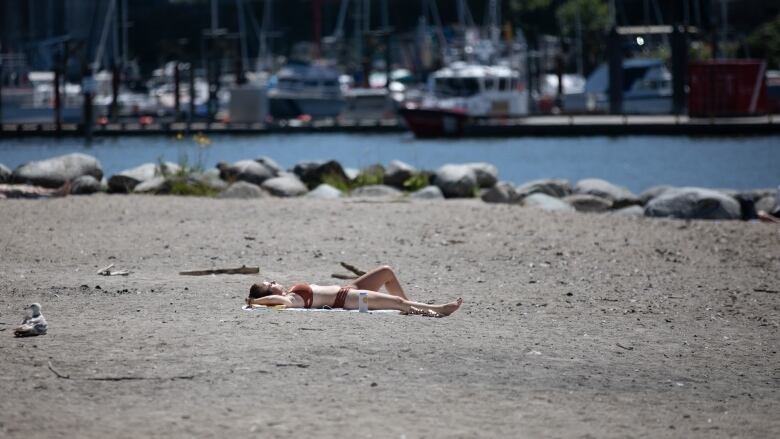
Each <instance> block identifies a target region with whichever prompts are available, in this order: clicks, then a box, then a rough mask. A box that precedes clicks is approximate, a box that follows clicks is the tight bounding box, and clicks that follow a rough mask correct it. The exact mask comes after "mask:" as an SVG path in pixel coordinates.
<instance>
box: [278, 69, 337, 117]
mask: <svg viewBox="0 0 780 439" xmlns="http://www.w3.org/2000/svg"><path fill="white" fill-rule="evenodd" d="M269 85H270V89H269V91H268V100H269V104H270V112H271V117H273V118H275V119H294V118H300V117H311V118H326V117H336V116H338V115H339V113H341V111H342V109H343V108H344V97H343V96H342V93H341V87H340V85H339V73H338V72H337V71H336V70H334V69H331V68H329V67H326V66H322V65H318V64H311V63H306V62H289V63H288V64H287V65H285V66H284V67H282V68H281V69H280V70H279V71H278V72H277V73H276V75H274V77H272V78H271V81H270V84H269Z"/></svg>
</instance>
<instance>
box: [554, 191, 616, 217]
mask: <svg viewBox="0 0 780 439" xmlns="http://www.w3.org/2000/svg"><path fill="white" fill-rule="evenodd" d="M563 201H565V202H567V203H569V204H571V206H572V207H573V208H574V209H575V210H576V211H577V212H588V213H601V212H606V211H608V210H609V209H611V208H612V201H610V200H608V199H606V198H601V197H597V196H595V195H588V194H574V195H569V196H567V197H564V198H563Z"/></svg>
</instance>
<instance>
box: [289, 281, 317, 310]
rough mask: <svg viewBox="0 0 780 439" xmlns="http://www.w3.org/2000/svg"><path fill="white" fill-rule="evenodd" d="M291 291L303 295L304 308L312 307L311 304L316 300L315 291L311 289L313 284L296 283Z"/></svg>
mask: <svg viewBox="0 0 780 439" xmlns="http://www.w3.org/2000/svg"><path fill="white" fill-rule="evenodd" d="M290 292H291V293H295V294H297V295H299V296H301V299H303V307H304V308H311V304H312V302H314V292H313V291H312V290H311V285H307V284H295V285H293V286H292V288H290Z"/></svg>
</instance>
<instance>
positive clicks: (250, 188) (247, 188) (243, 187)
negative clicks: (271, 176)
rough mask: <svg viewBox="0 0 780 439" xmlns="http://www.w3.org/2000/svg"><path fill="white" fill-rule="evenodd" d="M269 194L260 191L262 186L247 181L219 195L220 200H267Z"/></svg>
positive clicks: (230, 187) (231, 186) (232, 185)
mask: <svg viewBox="0 0 780 439" xmlns="http://www.w3.org/2000/svg"><path fill="white" fill-rule="evenodd" d="M267 196H268V192H266V191H264V190H262V189H260V186H258V185H256V184H252V183H247V182H245V181H237V182H235V183H233V184H231V185H230V186H228V187H227V189H225V190H224V191H222V192H221V193H220V194H219V196H218V197H219V198H241V199H249V198H265V197H267Z"/></svg>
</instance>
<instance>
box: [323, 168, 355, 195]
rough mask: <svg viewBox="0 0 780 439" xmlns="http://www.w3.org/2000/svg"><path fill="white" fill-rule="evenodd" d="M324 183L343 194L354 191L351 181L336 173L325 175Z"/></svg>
mask: <svg viewBox="0 0 780 439" xmlns="http://www.w3.org/2000/svg"><path fill="white" fill-rule="evenodd" d="M322 182H323V183H325V184H329V185H331V186H333V187H335V188H336V189H338V190H340V191H341V192H349V191H350V190H352V185H351V183H350V181H349V180H348V179H346V178H344V177H343V176H341V174H338V173H335V172H332V173H330V174H325V175H323V176H322Z"/></svg>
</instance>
